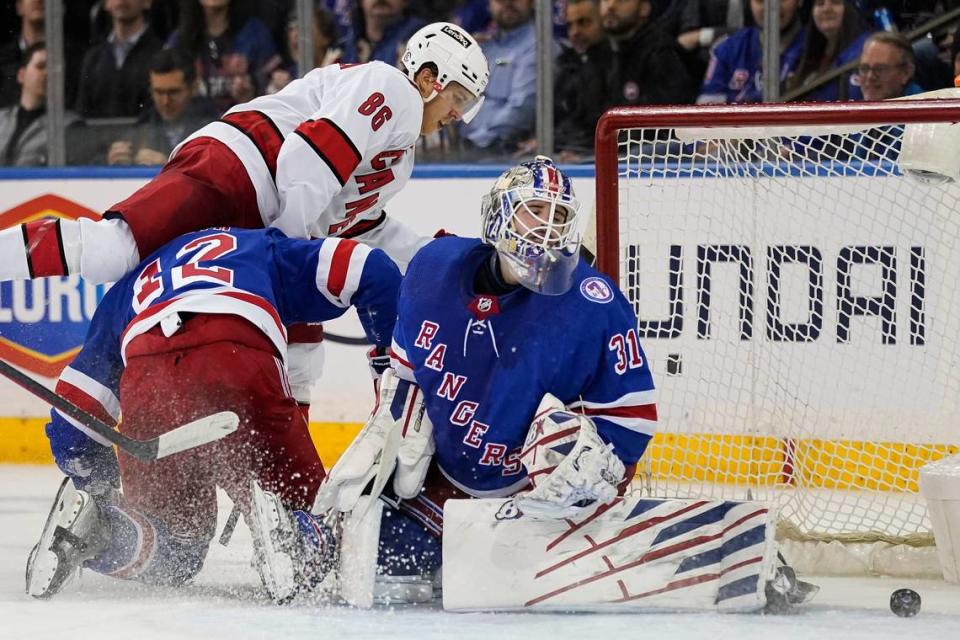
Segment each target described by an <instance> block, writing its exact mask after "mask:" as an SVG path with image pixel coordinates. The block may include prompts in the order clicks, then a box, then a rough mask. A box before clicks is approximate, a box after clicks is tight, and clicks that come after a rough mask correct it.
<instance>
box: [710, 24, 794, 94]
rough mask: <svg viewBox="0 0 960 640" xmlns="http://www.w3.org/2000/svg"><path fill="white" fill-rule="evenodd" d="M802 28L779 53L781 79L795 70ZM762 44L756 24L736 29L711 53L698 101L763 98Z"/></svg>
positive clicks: (784, 78)
mask: <svg viewBox="0 0 960 640" xmlns="http://www.w3.org/2000/svg"><path fill="white" fill-rule="evenodd" d="M805 35H806V30H805V29H800V30H799V31H797V34H796V35H795V36H794V37H793V40H791V41H790V43H789V44H788V45H787V47H786V49H784V51H783V53H781V54H780V81H781V82H783V81H784V80H786V78H787V76H789V75H790V74H791V73H793V72H794V71H796V69H797V62H798V61H799V59H800V54H801V52H802V51H803V41H804V36H805ZM762 65H763V44H762V42H761V40H760V29H759V28H758V27H746V28H744V29H740V30H739V31H735V32H733V33H732V34H730V36H729V37H728V38H727V39H725V40H722V41H721V42H719V43H718V44H717V45H716V46H715V47H714V48H713V51H712V52H711V54H710V65H709V66H708V67H707V73H706V75H705V77H704V79H703V86H702V87H701V89H700V96H699V97H698V98H697V102H698V103H705V102H709V103H714V102H727V103H744V102H761V101H763V77H762V76H761V67H762Z"/></svg>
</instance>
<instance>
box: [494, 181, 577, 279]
mask: <svg viewBox="0 0 960 640" xmlns="http://www.w3.org/2000/svg"><path fill="white" fill-rule="evenodd" d="M557 196H558V194H556V193H553V192H549V191H544V190H540V189H531V188H529V187H519V188H515V189H509V190H507V191H505V192H503V193H501V194H500V195H499V198H496V201H494V198H491V197H490V196H485V197H484V203H483V207H484V236H485V238H484V239H485V240H486V241H487V242H488V243H490V244H492V245H493V246H494V247H495V248H496V250H497V253H498V254H499V255H500V257H501V258H502V259H503V260H505V261H506V262H507V266H508V268H510V270H511V272H512V273H513V275H514V276H515V277H516V279H517V280H518V281H519V282H520V284H521V285H523V286H524V287H525V288H527V289H530V290H531V291H534V292H536V293H542V294H546V295H562V294H564V293H566V292H567V291H568V290H569V289H570V286H571V285H572V276H573V271H574V269H576V267H577V264H578V262H579V260H580V243H581V241H582V231H581V229H580V223H581V216H580V214H579V211H580V203H579V202H578V201H577V199H576V198H573V197H566V196H560V197H557ZM530 200H539V201H542V202H546V203H548V204H549V205H550V219H549V221H547V222H545V223H544V224H541V225H538V226H536V227H532V228H528V227H526V225H525V224H524V223H522V222H521V221H520V220H519V218H518V217H517V213H518V212H519V211H521V210H526V211H527V212H528V213H529V214H530V215H531V216H533V215H535V214H533V212H532V211H531V210H530V209H528V208H527V205H526V202H528V201H530ZM560 206H562V207H564V208H566V209H567V211H568V219H567V220H566V221H565V222H563V223H560V224H554V223H553V218H554V217H555V211H556V208H557V207H560Z"/></svg>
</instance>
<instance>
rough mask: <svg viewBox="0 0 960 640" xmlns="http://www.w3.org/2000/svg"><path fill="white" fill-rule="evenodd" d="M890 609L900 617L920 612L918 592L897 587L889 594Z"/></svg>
mask: <svg viewBox="0 0 960 640" xmlns="http://www.w3.org/2000/svg"><path fill="white" fill-rule="evenodd" d="M890 611H893V612H894V613H895V614H897V615H898V616H900V617H901V618H911V617H913V616H915V615H917V613H919V612H920V594H919V593H917V592H916V591H914V590H913V589H897V590H896V591H894V592H893V593H891V594H890Z"/></svg>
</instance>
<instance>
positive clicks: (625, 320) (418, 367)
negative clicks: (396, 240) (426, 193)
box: [390, 237, 656, 497]
mask: <svg viewBox="0 0 960 640" xmlns="http://www.w3.org/2000/svg"><path fill="white" fill-rule="evenodd" d="M492 251H493V249H492V248H491V247H489V246H487V245H484V244H482V243H480V242H479V241H478V240H473V239H464V238H454V237H448V238H440V239H437V240H434V241H433V242H431V243H429V244H428V245H427V246H426V247H424V248H423V249H421V250H420V252H419V253H417V255H416V257H415V258H414V260H413V262H412V263H411V264H410V268H409V270H408V272H407V277H406V278H405V279H404V282H403V284H402V285H401V295H400V301H399V305H398V318H397V325H396V328H395V330H394V339H393V344H392V345H391V351H390V353H391V364H392V366H393V367H394V369H395V370H396V371H397V374H398V375H399V376H400V377H401V378H403V379H405V380H409V381H411V382H416V383H417V384H418V385H419V386H420V388H421V389H422V391H423V393H424V403H425V406H426V410H427V413H428V415H429V416H430V419H431V422H432V423H433V425H434V432H433V433H434V440H435V442H436V454H435V460H436V462H437V464H438V466H439V468H440V471H441V472H442V473H443V474H444V475H445V476H446V478H447V479H448V480H450V482H451V483H452V484H454V486H456V487H457V488H459V489H461V490H462V491H464V492H466V493H468V494H469V495H472V496H475V497H495V496H502V495H510V494H512V493H514V492H516V491H517V490H519V489H521V488H523V487H524V486H525V485H526V483H527V480H526V476H525V472H524V470H523V467H522V465H521V464H520V460H519V456H520V452H521V448H522V446H523V443H524V440H525V438H526V434H527V431H528V429H529V427H530V423H531V422H532V421H533V418H534V413H535V411H536V408H537V406H538V405H539V403H540V400H541V399H542V398H543V395H544V393H546V392H549V393H552V394H554V395H556V396H557V397H558V398H560V399H561V401H562V402H564V403H565V404H567V406H569V407H571V408H572V409H573V410H575V411H581V412H583V413H585V414H587V415H589V416H591V417H592V418H593V420H594V421H595V423H596V425H597V429H598V432H599V433H600V435H601V437H602V438H604V439H605V440H607V441H608V442H612V443H613V444H614V451H615V452H616V454H617V455H618V456H620V457H621V459H622V460H623V461H624V462H625V463H626V464H633V463H635V462H636V461H637V459H639V457H640V455H641V454H642V453H643V451H644V449H645V448H646V445H647V442H648V441H649V440H650V437H651V436H652V434H653V431H654V428H655V425H656V405H655V401H654V390H653V379H652V376H651V374H650V370H649V367H648V366H647V361H646V358H645V357H644V356H643V353H642V350H641V348H640V343H639V340H637V338H636V322H637V320H636V316H635V315H634V313H633V310H632V309H631V307H630V305H629V303H628V302H627V301H626V299H624V297H623V295H622V294H620V293H619V291H617V290H616V288H615V287H614V286H613V284H612V283H611V282H610V281H609V280H608V279H606V278H604V277H603V276H601V275H600V274H599V273H597V272H596V271H594V270H593V269H592V268H590V267H588V266H587V265H586V264H585V263H583V262H581V264H580V265H579V266H578V268H577V271H576V273H575V275H574V287H572V288H571V289H570V291H568V292H567V293H566V294H564V295H561V296H544V295H537V294H535V293H532V292H530V291H528V290H526V289H522V288H517V289H516V290H514V291H512V292H510V293H507V294H506V295H501V296H491V295H474V294H472V293H470V292H471V291H472V287H473V280H474V276H475V274H476V272H477V269H478V268H479V266H480V265H481V263H483V262H484V261H485V260H489V259H490V255H491V252H492ZM607 298H609V299H607ZM598 302H599V303H601V304H598ZM611 344H613V345H614V348H613V349H608V346H609V345H611ZM621 345H622V348H621Z"/></svg>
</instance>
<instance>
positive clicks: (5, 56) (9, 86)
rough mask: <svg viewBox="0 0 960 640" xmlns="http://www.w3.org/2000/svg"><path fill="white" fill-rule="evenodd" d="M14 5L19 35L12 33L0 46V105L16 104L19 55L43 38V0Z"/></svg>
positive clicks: (27, 0)
mask: <svg viewBox="0 0 960 640" xmlns="http://www.w3.org/2000/svg"><path fill="white" fill-rule="evenodd" d="M15 7H16V10H17V16H19V17H20V35H19V36H17V35H16V34H12V35H13V37H12V38H11V39H10V40H9V42H6V43H5V44H4V45H3V46H2V47H0V107H8V106H10V105H12V104H16V102H17V98H18V97H19V95H20V85H19V83H18V80H17V76H18V69H20V67H21V64H20V59H21V56H22V55H23V53H24V51H26V49H27V47H29V46H31V45H33V44H36V43H37V42H41V41H42V40H43V30H44V13H43V0H17V1H16V4H15Z"/></svg>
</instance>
